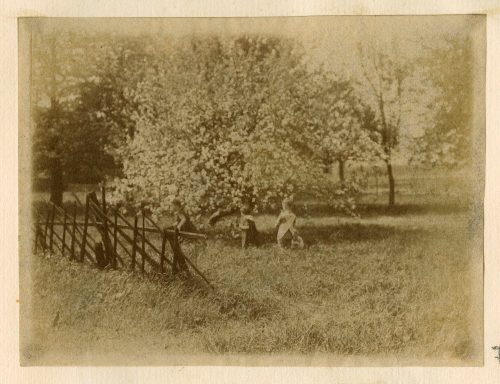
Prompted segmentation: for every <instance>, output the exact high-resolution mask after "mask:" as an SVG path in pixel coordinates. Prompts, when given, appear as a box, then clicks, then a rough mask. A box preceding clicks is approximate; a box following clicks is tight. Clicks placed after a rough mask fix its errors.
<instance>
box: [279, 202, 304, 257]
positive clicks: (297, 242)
mask: <svg viewBox="0 0 500 384" xmlns="http://www.w3.org/2000/svg"><path fill="white" fill-rule="evenodd" d="M282 207H283V209H282V211H281V213H280V215H279V216H278V219H277V220H276V228H277V229H278V235H277V240H278V245H279V246H280V247H281V248H284V247H288V246H291V247H298V248H303V247H304V241H303V240H302V238H301V237H300V236H299V234H298V231H297V229H296V228H295V222H296V220H297V216H296V215H295V213H293V211H292V209H291V201H290V199H284V200H283V202H282Z"/></svg>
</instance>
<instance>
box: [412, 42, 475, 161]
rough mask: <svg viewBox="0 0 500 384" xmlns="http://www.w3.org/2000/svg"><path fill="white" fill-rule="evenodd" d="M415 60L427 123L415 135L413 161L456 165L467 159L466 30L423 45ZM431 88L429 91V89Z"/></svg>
mask: <svg viewBox="0 0 500 384" xmlns="http://www.w3.org/2000/svg"><path fill="white" fill-rule="evenodd" d="M423 52H424V54H423V55H422V57H421V59H420V61H419V64H420V68H421V72H422V78H423V79H424V81H426V83H425V88H426V91H427V92H425V96H426V109H425V111H424V113H425V114H426V117H427V120H426V122H427V124H426V125H425V128H424V130H423V131H422V132H421V134H420V135H419V137H418V138H416V139H415V141H414V144H415V146H414V147H413V149H414V155H413V158H412V160H413V161H414V162H416V163H420V164H424V165H430V166H437V165H444V166H447V167H460V166H463V165H466V164H468V163H469V161H470V159H471V153H470V151H471V145H472V142H471V139H472V137H473V135H472V132H473V130H472V128H473V122H472V113H473V97H474V89H473V76H474V74H473V45H472V40H471V38H470V35H469V34H466V35H460V34H457V35H454V36H450V37H447V38H445V39H444V40H441V41H440V42H439V43H435V44H434V45H432V46H431V45H428V46H425V47H423ZM430 90H432V92H430Z"/></svg>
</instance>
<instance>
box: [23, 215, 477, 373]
mask: <svg viewBox="0 0 500 384" xmlns="http://www.w3.org/2000/svg"><path fill="white" fill-rule="evenodd" d="M273 220H274V218H273V217H270V216H261V217H259V218H258V226H259V228H262V229H264V230H265V231H266V232H267V233H268V237H269V241H268V243H267V244H265V245H264V246H263V247H261V248H254V249H248V250H245V251H243V250H240V249H238V247H237V245H238V244H237V241H234V240H231V239H229V238H226V237H225V236H223V235H220V236H216V235H217V234H215V233H214V234H213V235H214V236H212V240H209V241H208V242H207V246H206V248H199V249H197V252H198V257H197V258H196V262H197V264H198V266H199V268H200V269H201V270H202V271H204V272H205V273H206V275H207V276H208V277H209V279H210V280H211V281H212V282H213V284H214V285H215V286H216V290H215V291H210V290H208V289H206V287H205V286H204V285H203V284H202V283H199V282H185V281H182V280H181V279H179V278H168V277H167V278H149V277H143V276H141V275H140V273H136V274H133V273H129V272H124V271H112V270H109V271H98V270H97V269H93V268H91V267H89V266H82V265H80V264H78V263H74V262H70V261H69V260H67V259H62V258H61V257H60V256H58V255H52V256H50V255H21V272H22V275H21V284H22V285H23V286H24V287H25V289H26V290H27V291H29V292H30V293H31V295H27V294H25V295H24V296H22V302H21V320H22V323H21V336H22V337H21V363H22V364H23V365H43V364H76V365H85V364H116V363H132V364H179V363H182V364H204V363H207V364H224V363H235V364H270V363H272V364H286V365H293V364H301V365H304V364H319V365H343V364H348V365H349V364H361V365H371V364H379V363H380V364H386V365H393V364H404V365H406V364H413V365H435V364H438V365H451V364H453V365H457V364H458V365H478V364H481V363H482V357H481V353H482V254H481V253H480V248H478V244H479V243H477V242H476V239H475V238H474V233H476V229H477V228H476V227H475V224H474V223H473V222H470V220H469V215H468V214H467V212H462V213H459V212H456V213H448V214H446V213H426V214H413V215H411V214H410V215H405V216H397V217H394V216H384V215H381V216H376V217H370V218H366V219H349V218H332V217H314V218H307V219H305V218H304V219H302V220H301V222H300V226H301V227H302V234H303V237H304V238H305V240H306V243H307V246H306V248H305V249H303V250H291V251H286V252H283V251H281V250H279V249H278V248H277V247H276V246H275V245H274V244H273V243H272V237H271V236H272V235H271V226H272V222H273ZM219 228H220V231H221V233H223V228H224V224H222V225H221V226H220V227H219ZM194 355H196V356H194ZM256 356H258V358H257V357H256ZM263 356H266V357H267V359H262V357H263ZM375 362H378V363H375Z"/></svg>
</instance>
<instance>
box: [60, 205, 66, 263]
mask: <svg viewBox="0 0 500 384" xmlns="http://www.w3.org/2000/svg"><path fill="white" fill-rule="evenodd" d="M63 214H64V219H63V233H62V240H61V241H62V249H61V253H62V256H63V257H64V253H65V250H66V209H65V208H64V207H63Z"/></svg>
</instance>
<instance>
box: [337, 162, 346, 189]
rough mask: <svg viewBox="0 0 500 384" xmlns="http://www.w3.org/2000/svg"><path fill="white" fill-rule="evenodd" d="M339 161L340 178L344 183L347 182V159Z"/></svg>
mask: <svg viewBox="0 0 500 384" xmlns="http://www.w3.org/2000/svg"><path fill="white" fill-rule="evenodd" d="M338 163H339V180H340V183H341V184H344V182H345V173H344V165H345V161H344V160H338Z"/></svg>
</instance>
